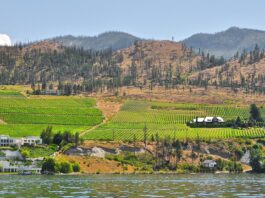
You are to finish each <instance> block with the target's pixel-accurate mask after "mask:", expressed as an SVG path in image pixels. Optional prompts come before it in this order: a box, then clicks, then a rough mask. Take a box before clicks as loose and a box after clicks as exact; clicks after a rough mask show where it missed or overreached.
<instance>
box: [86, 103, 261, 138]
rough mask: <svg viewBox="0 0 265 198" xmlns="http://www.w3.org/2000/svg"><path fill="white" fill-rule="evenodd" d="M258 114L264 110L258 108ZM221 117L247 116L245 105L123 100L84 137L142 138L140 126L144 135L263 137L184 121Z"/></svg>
mask: <svg viewBox="0 0 265 198" xmlns="http://www.w3.org/2000/svg"><path fill="white" fill-rule="evenodd" d="M261 111H262V114H263V115H265V111H264V110H263V109H262V110H261ZM205 116H221V117H223V118H224V119H225V120H229V119H236V118H237V116H240V117H241V119H248V117H249V108H248V107H246V106H233V105H203V104H177V103H163V102H148V101H135V100H130V101H127V102H126V103H125V104H124V105H123V107H122V108H121V110H120V111H119V112H118V113H117V114H116V116H114V118H113V119H112V120H111V121H109V122H108V123H107V124H104V125H102V126H100V127H99V128H97V129H95V130H93V131H92V132H89V133H87V134H86V136H85V138H86V139H99V140H113V139H114V140H133V138H136V139H137V140H143V137H144V132H143V131H144V130H143V129H144V127H145V126H146V128H147V138H149V139H150V138H151V137H152V136H155V135H156V134H158V135H159V137H171V138H179V139H185V138H205V139H207V138H231V137H264V136H265V129H263V128H250V129H242V130H241V129H232V128H190V127H188V126H186V122H188V121H191V120H192V119H193V118H195V117H205Z"/></svg>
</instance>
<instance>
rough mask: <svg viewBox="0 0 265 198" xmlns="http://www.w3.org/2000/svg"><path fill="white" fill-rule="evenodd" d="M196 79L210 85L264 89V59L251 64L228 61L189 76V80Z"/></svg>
mask: <svg viewBox="0 0 265 198" xmlns="http://www.w3.org/2000/svg"><path fill="white" fill-rule="evenodd" d="M198 78H201V79H204V80H207V81H208V82H209V84H211V85H215V84H218V85H220V84H222V81H223V82H224V81H226V82H229V83H231V82H232V83H233V84H241V85H242V84H245V85H249V86H253V85H255V86H261V87H264V85H265V58H262V59H261V60H259V61H258V62H256V63H252V64H249V63H239V61H238V59H236V60H230V61H229V62H227V63H226V64H224V65H222V66H217V67H213V68H209V69H205V70H203V71H199V72H196V73H193V74H191V75H190V76H189V79H190V80H196V79H198Z"/></svg>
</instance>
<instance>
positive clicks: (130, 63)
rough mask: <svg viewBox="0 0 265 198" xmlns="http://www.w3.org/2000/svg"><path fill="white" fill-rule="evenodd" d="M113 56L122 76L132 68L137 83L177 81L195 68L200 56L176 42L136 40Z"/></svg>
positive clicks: (130, 71) (127, 73) (128, 73)
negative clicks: (134, 70)
mask: <svg viewBox="0 0 265 198" xmlns="http://www.w3.org/2000/svg"><path fill="white" fill-rule="evenodd" d="M114 59H115V60H116V62H117V63H118V65H119V67H120V68H122V71H123V72H124V74H125V75H130V73H132V72H133V71H132V70H133V67H135V69H136V80H137V82H138V83H144V82H146V81H148V80H151V79H153V80H157V82H158V81H160V80H165V79H166V78H168V80H177V78H181V77H182V76H184V75H187V74H188V73H190V72H191V71H192V70H193V69H194V68H195V67H197V62H198V60H200V56H198V55H196V54H195V53H194V52H192V51H191V50H190V49H189V48H187V47H186V46H185V45H184V44H182V43H179V42H172V41H138V42H136V43H135V44H134V45H133V46H131V47H129V48H126V49H122V50H119V51H118V52H116V53H115V54H114ZM169 78H170V79H169ZM178 80H180V79H178Z"/></svg>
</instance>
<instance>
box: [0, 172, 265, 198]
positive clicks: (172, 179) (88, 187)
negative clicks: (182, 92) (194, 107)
mask: <svg viewBox="0 0 265 198" xmlns="http://www.w3.org/2000/svg"><path fill="white" fill-rule="evenodd" d="M0 197H263V198H264V197H265V175H264V174H260V175H255V174H239V175H233V174H230V175H213V174H197V175H88V176H15V175H10V176H8V175H0Z"/></svg>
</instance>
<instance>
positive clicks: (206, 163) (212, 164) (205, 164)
mask: <svg viewBox="0 0 265 198" xmlns="http://www.w3.org/2000/svg"><path fill="white" fill-rule="evenodd" d="M202 165H203V167H205V168H214V167H215V166H216V165H217V163H216V162H215V161H214V160H204V161H203V162H202Z"/></svg>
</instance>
